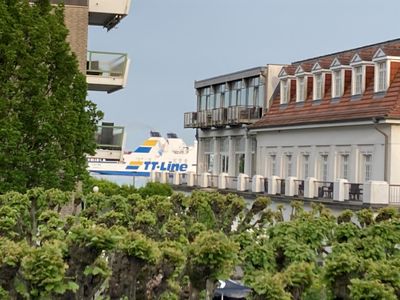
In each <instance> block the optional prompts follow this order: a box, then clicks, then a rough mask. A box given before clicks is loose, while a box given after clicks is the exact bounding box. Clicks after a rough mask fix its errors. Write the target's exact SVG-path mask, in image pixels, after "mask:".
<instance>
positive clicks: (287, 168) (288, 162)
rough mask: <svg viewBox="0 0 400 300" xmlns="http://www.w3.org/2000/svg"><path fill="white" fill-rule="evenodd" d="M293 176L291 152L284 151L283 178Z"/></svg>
mask: <svg viewBox="0 0 400 300" xmlns="http://www.w3.org/2000/svg"><path fill="white" fill-rule="evenodd" d="M290 176H293V154H292V153H285V178H287V177H290Z"/></svg>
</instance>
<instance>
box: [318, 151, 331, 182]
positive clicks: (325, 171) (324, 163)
mask: <svg viewBox="0 0 400 300" xmlns="http://www.w3.org/2000/svg"><path fill="white" fill-rule="evenodd" d="M325 157H326V160H325V159H324V158H325ZM318 171H319V172H318V175H319V177H320V178H318V179H319V180H320V181H328V178H329V155H328V153H320V154H319V170H318Z"/></svg>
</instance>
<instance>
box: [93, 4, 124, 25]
mask: <svg viewBox="0 0 400 300" xmlns="http://www.w3.org/2000/svg"><path fill="white" fill-rule="evenodd" d="M130 6H131V0H89V25H96V26H103V27H105V28H107V30H110V29H112V28H113V27H115V25H117V24H118V23H119V22H120V21H121V20H122V19H123V18H124V17H126V16H127V15H128V13H129V9H130Z"/></svg>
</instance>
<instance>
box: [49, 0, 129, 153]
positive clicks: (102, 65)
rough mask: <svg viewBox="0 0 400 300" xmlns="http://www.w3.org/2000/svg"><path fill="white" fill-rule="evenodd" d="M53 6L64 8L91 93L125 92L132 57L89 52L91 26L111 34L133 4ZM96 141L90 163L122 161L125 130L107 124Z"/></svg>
mask: <svg viewBox="0 0 400 300" xmlns="http://www.w3.org/2000/svg"><path fill="white" fill-rule="evenodd" d="M51 3H52V4H54V5H56V4H59V3H63V4H64V7H65V9H64V15H65V25H66V27H67V28H68V30H69V34H68V37H67V40H68V42H69V43H70V46H71V49H72V51H73V52H74V53H75V55H76V57H77V59H78V62H79V69H80V70H81V72H82V73H83V74H85V75H86V82H87V84H88V90H89V91H99V92H107V93H112V92H115V91H118V90H120V89H122V88H124V87H125V86H126V82H127V79H128V70H129V62H130V61H129V58H128V55H127V54H126V53H113V52H105V51H101V50H88V49H87V44H88V26H101V27H104V29H105V30H107V31H110V30H111V29H113V28H114V27H115V26H116V25H117V24H119V23H120V22H121V20H122V19H123V18H125V17H126V16H127V15H128V13H129V10H130V5H131V0H51ZM106 34H107V33H106V32H105V33H104V35H106ZM108 34H112V32H110V33H108ZM95 139H96V142H97V151H96V154H95V155H94V156H93V157H90V159H99V160H103V159H114V160H118V159H121V158H122V155H123V146H124V142H125V134H124V128H123V127H120V126H114V123H111V122H106V123H103V124H102V125H101V126H99V128H98V130H97V132H96V135H95Z"/></svg>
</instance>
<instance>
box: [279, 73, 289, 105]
mask: <svg viewBox="0 0 400 300" xmlns="http://www.w3.org/2000/svg"><path fill="white" fill-rule="evenodd" d="M290 84H291V82H290V79H289V78H285V79H281V104H288V103H289V100H290Z"/></svg>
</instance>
